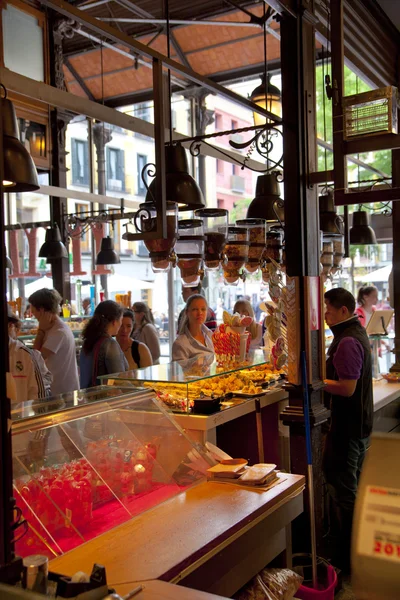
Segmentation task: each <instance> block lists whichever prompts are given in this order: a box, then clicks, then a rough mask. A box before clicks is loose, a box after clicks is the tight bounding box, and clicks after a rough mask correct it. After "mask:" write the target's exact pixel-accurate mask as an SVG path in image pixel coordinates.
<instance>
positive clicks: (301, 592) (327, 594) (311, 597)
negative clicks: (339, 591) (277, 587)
mask: <svg viewBox="0 0 400 600" xmlns="http://www.w3.org/2000/svg"><path fill="white" fill-rule="evenodd" d="M336 585H337V576H336V571H335V569H334V568H333V567H332V565H326V580H325V581H324V583H320V584H319V585H318V588H317V589H315V588H312V587H307V586H305V585H301V586H300V587H299V589H298V590H297V592H296V596H295V597H296V598H298V599H299V600H334V596H335V588H336Z"/></svg>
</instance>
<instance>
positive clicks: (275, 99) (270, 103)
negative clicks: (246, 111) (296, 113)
mask: <svg viewBox="0 0 400 600" xmlns="http://www.w3.org/2000/svg"><path fill="white" fill-rule="evenodd" d="M250 100H252V102H254V103H255V104H258V106H260V108H264V109H266V110H268V111H269V112H270V113H272V114H273V115H276V116H278V117H280V116H281V112H282V102H281V91H280V89H279V88H277V87H276V86H275V85H273V84H272V83H271V76H270V75H269V76H268V81H267V85H265V76H264V75H263V76H262V77H261V85H259V86H257V87H256V88H255V89H254V90H253V91H252V92H251V94H250ZM253 117H254V125H264V124H265V122H266V121H267V122H268V119H267V120H266V119H265V117H263V116H262V115H260V114H259V113H257V112H253Z"/></svg>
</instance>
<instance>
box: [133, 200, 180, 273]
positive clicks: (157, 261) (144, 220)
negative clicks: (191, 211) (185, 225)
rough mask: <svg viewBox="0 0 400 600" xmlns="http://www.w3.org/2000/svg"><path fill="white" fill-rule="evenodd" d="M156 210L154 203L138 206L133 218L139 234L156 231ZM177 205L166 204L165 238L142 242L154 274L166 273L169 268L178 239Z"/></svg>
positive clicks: (173, 203) (172, 203)
mask: <svg viewBox="0 0 400 600" xmlns="http://www.w3.org/2000/svg"><path fill="white" fill-rule="evenodd" d="M156 221H157V209H156V206H155V204H154V203H152V202H146V203H143V204H140V205H139V211H138V213H137V214H136V216H135V227H136V229H137V230H138V231H139V232H140V233H144V232H147V231H152V230H154V229H156V226H157V225H156ZM177 232H178V205H177V203H176V202H167V236H168V237H166V238H160V239H157V240H144V245H145V246H146V248H147V250H148V251H149V253H150V254H149V256H150V260H151V268H152V270H153V272H154V273H158V272H164V273H165V272H167V271H169V269H170V268H171V258H172V253H173V250H174V246H175V243H176V240H177V237H178V233H177Z"/></svg>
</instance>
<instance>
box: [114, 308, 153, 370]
mask: <svg viewBox="0 0 400 600" xmlns="http://www.w3.org/2000/svg"><path fill="white" fill-rule="evenodd" d="M134 322H135V315H134V313H133V312H132V311H131V310H128V309H127V310H125V311H124V314H123V316H122V323H121V327H120V328H119V331H118V333H117V337H116V340H117V342H118V344H119V345H120V346H121V350H122V352H123V353H124V355H125V358H126V360H127V361H128V365H129V368H130V369H143V368H144V367H151V365H152V364H153V359H152V358H151V353H150V350H149V349H148V347H147V346H146V344H143V343H142V342H138V341H136V340H133V339H132V338H131V333H132V329H133V323H134Z"/></svg>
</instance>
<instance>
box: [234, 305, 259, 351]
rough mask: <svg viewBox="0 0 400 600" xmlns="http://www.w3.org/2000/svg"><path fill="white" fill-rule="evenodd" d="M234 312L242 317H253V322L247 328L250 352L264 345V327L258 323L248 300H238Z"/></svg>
mask: <svg viewBox="0 0 400 600" xmlns="http://www.w3.org/2000/svg"><path fill="white" fill-rule="evenodd" d="M233 312H234V313H238V314H239V315H240V316H242V317H251V318H252V319H253V322H252V324H251V325H249V326H248V327H246V331H248V332H249V333H250V350H256V349H257V348H259V347H260V346H261V344H262V325H261V324H260V323H257V321H256V320H255V316H254V310H253V307H252V306H251V304H250V302H249V301H248V300H238V301H237V302H236V303H235V306H234V307H233Z"/></svg>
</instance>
